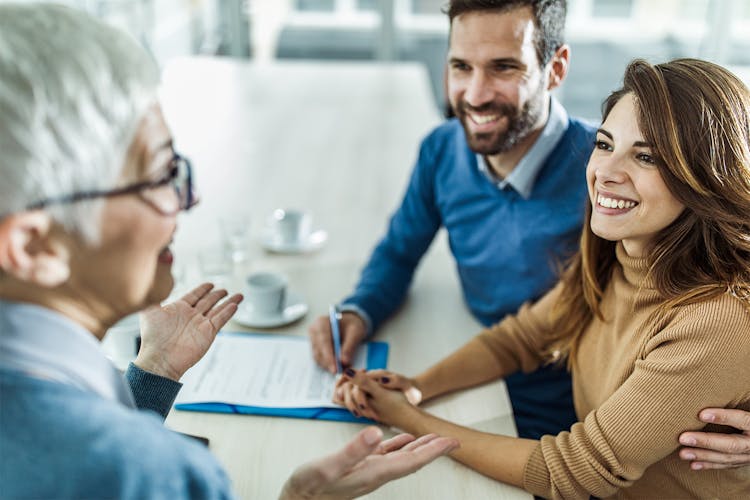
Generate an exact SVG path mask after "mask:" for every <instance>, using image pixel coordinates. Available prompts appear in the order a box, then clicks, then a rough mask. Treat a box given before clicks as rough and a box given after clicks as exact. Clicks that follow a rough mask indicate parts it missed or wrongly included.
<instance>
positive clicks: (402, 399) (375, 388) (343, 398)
mask: <svg viewBox="0 0 750 500" xmlns="http://www.w3.org/2000/svg"><path fill="white" fill-rule="evenodd" d="M375 372H376V370H373V372H365V371H364V370H356V371H355V370H352V369H351V368H347V369H346V370H344V373H343V375H342V376H341V378H340V379H339V380H338V381H337V383H336V389H335V390H334V400H333V401H334V403H337V404H341V405H344V406H346V408H347V409H348V410H349V411H350V412H352V414H354V415H355V416H357V417H359V416H362V417H367V418H370V419H372V420H376V421H378V422H382V423H384V424H388V425H396V426H398V425H399V424H398V422H397V421H396V419H404V418H408V415H409V412H410V411H411V410H414V409H415V405H416V404H418V401H419V400H420V399H421V393H419V391H418V390H417V389H416V387H414V385H413V382H412V381H411V380H410V379H408V378H407V377H403V376H401V375H398V374H395V373H393V372H387V371H385V370H377V372H378V373H377V374H375V375H372V376H371V375H370V374H371V373H375ZM383 374H387V375H383ZM383 377H385V378H386V379H387V380H388V382H387V384H389V385H390V386H391V388H386V387H384V386H383V385H382V384H383V382H382V379H383ZM396 385H401V387H403V388H406V391H404V390H403V389H402V388H401V387H396ZM407 392H409V393H410V396H411V397H412V399H411V400H410V399H409V397H408V396H407V395H406V393H407Z"/></svg>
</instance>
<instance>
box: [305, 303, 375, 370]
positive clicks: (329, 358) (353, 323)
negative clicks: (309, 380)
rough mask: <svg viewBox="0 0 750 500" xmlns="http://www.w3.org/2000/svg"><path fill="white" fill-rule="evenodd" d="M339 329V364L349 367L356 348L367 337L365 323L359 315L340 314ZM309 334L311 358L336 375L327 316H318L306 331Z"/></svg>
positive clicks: (351, 313)
mask: <svg viewBox="0 0 750 500" xmlns="http://www.w3.org/2000/svg"><path fill="white" fill-rule="evenodd" d="M339 328H340V329H341V364H342V365H343V366H344V367H347V366H350V365H351V363H352V359H354V353H355V352H356V351H357V347H359V345H360V344H361V343H362V341H363V340H364V339H365V336H366V335H367V331H366V329H365V322H364V321H362V318H360V317H359V315H357V314H355V313H353V312H349V311H347V312H344V313H342V314H341V321H340V322H339ZM308 333H309V334H310V345H311V346H312V351H313V358H315V362H316V363H318V365H320V366H321V367H322V368H324V369H325V370H328V371H329V372H331V373H336V361H335V359H334V355H333V340H332V338H333V337H332V334H331V324H330V322H329V320H328V316H318V317H317V318H316V319H315V321H313V323H312V324H311V325H310V328H309V329H308Z"/></svg>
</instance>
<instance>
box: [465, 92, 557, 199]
mask: <svg viewBox="0 0 750 500" xmlns="http://www.w3.org/2000/svg"><path fill="white" fill-rule="evenodd" d="M567 130H568V112H567V111H565V108H564V107H563V106H562V104H560V103H559V102H558V101H557V99H555V98H554V97H552V98H551V99H550V106H549V118H547V123H546V125H545V126H544V129H542V133H541V134H539V137H538V138H537V140H536V141H534V144H533V145H532V146H531V148H530V149H529V150H528V151H527V152H526V154H525V155H524V156H523V158H521V161H519V162H518V165H516V167H515V168H514V169H513V170H512V171H511V172H510V174H509V175H508V176H507V177H506V178H505V179H498V178H497V176H495V175H494V174H493V173H492V171H491V170H490V168H489V166H488V165H487V163H486V161H485V159H484V156H482V155H480V154H477V155H476V157H477V166H478V168H479V170H480V171H481V172H482V173H483V174H484V175H485V176H486V177H487V178H488V179H489V180H490V181H491V182H492V183H493V184H495V185H496V186H497V188H498V189H505V187H506V186H511V187H512V188H513V189H515V190H516V191H517V192H518V194H520V195H521V196H522V197H523V198H526V199H528V198H529V196H531V191H532V190H533V189H534V183H535V182H536V178H537V176H538V175H539V172H540V171H541V170H542V167H543V166H544V162H545V160H546V159H547V157H548V156H549V154H550V153H551V152H552V150H553V149H554V148H555V146H556V145H557V143H558V142H559V141H560V139H561V138H562V136H563V135H564V134H565V132H566V131H567Z"/></svg>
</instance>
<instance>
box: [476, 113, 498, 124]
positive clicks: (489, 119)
mask: <svg viewBox="0 0 750 500" xmlns="http://www.w3.org/2000/svg"><path fill="white" fill-rule="evenodd" d="M471 119H472V120H473V121H474V123H478V124H479V125H484V124H485V123H489V122H493V121H495V120H497V115H489V116H480V115H471Z"/></svg>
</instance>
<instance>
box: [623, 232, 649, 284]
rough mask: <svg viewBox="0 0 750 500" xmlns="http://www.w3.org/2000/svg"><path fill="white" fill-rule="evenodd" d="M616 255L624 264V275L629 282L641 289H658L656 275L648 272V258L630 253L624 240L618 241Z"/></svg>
mask: <svg viewBox="0 0 750 500" xmlns="http://www.w3.org/2000/svg"><path fill="white" fill-rule="evenodd" d="M615 255H616V256H617V261H618V262H619V263H620V265H621V266H622V273H623V276H624V278H625V280H626V281H627V282H628V283H630V284H631V285H633V286H635V287H638V288H640V289H656V281H655V280H654V276H653V274H651V275H649V273H648V259H647V258H645V257H631V256H630V255H628V254H627V252H626V251H625V246H624V245H623V244H622V241H618V242H617V246H616V247H615Z"/></svg>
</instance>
